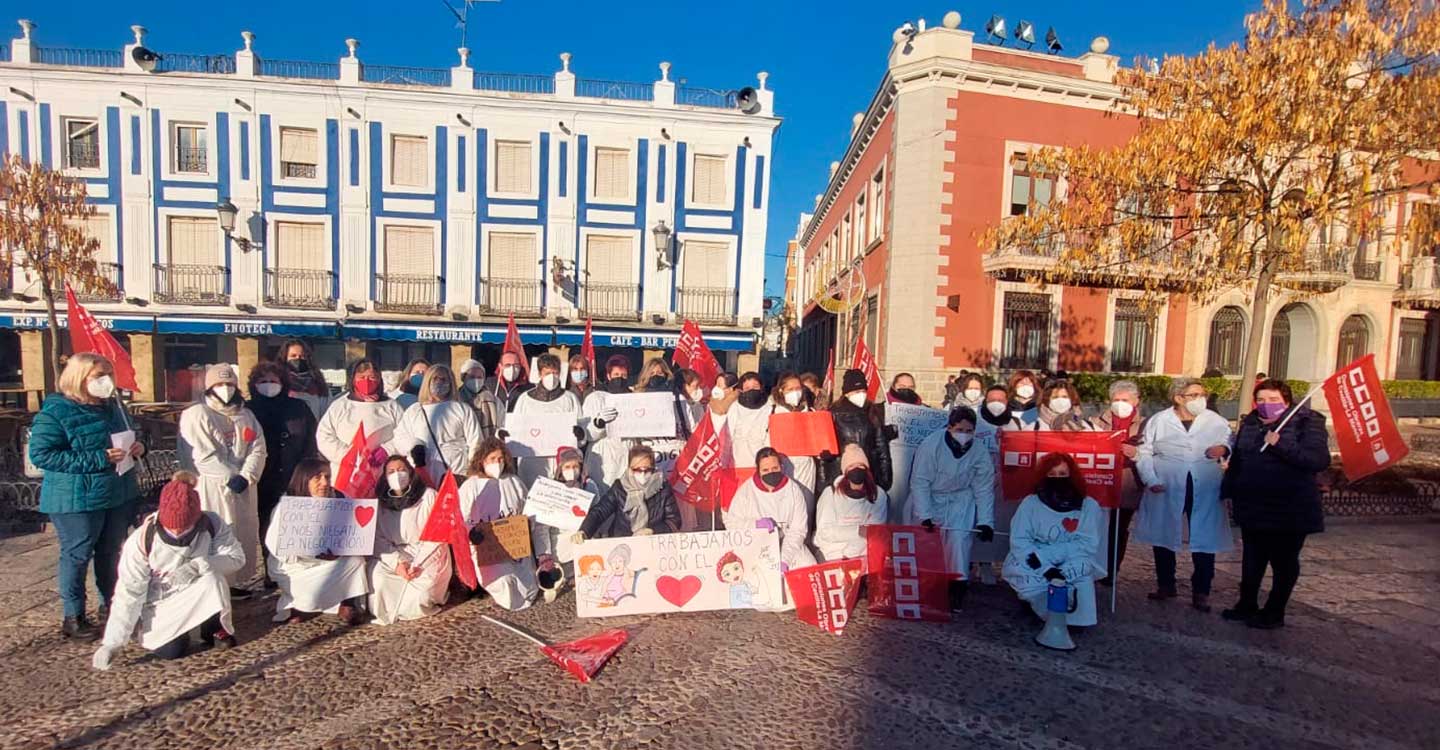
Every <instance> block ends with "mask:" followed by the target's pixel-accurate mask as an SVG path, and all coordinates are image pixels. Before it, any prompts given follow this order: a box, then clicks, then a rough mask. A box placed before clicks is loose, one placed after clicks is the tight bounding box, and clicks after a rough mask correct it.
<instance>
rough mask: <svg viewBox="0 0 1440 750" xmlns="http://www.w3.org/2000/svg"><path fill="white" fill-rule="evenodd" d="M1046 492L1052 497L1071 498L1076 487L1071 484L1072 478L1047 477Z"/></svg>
mask: <svg viewBox="0 0 1440 750" xmlns="http://www.w3.org/2000/svg"><path fill="white" fill-rule="evenodd" d="M1045 491H1046V492H1048V493H1050V496H1051V497H1069V496H1070V495H1072V494H1074V492H1075V487H1074V485H1072V484H1070V477H1045Z"/></svg>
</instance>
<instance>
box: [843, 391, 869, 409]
mask: <svg viewBox="0 0 1440 750" xmlns="http://www.w3.org/2000/svg"><path fill="white" fill-rule="evenodd" d="M845 400H846V401H849V402H850V403H852V404H854V405H856V406H864V405H865V392H864V391H856V392H854V393H847V394H845Z"/></svg>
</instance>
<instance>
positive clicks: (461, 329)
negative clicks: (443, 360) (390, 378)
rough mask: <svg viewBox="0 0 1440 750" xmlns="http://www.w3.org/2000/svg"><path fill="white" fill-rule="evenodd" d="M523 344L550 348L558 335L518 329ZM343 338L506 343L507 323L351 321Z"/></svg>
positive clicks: (545, 328)
mask: <svg viewBox="0 0 1440 750" xmlns="http://www.w3.org/2000/svg"><path fill="white" fill-rule="evenodd" d="M516 329H517V330H518V331H519V332H520V341H521V342H523V343H526V344H535V345H537V346H549V345H550V344H551V343H553V342H554V339H555V335H554V332H553V331H552V330H551V329H550V327H549V326H516ZM341 335H343V336H344V337H345V338H347V339H355V340H357V341H376V340H378V341H422V342H435V343H442V344H503V343H505V326H504V325H503V324H494V323H487V324H484V325H481V324H475V323H469V324H466V323H457V324H454V325H450V324H430V325H426V324H418V323H392V322H389V321H372V320H351V321H346V322H345V323H344V324H343V325H342V326H341Z"/></svg>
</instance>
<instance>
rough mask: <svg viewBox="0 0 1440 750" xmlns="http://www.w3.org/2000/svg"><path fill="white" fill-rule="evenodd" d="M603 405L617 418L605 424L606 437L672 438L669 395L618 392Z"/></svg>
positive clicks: (672, 409) (672, 404) (672, 402)
mask: <svg viewBox="0 0 1440 750" xmlns="http://www.w3.org/2000/svg"><path fill="white" fill-rule="evenodd" d="M605 405H606V406H611V407H614V408H615V411H617V412H619V413H620V416H618V417H616V418H615V421H614V422H611V423H610V424H608V425H606V427H605V430H606V433H605V434H606V435H608V436H609V437H619V438H647V437H674V436H675V396H674V394H672V393H617V394H609V395H607V396H606V397H605Z"/></svg>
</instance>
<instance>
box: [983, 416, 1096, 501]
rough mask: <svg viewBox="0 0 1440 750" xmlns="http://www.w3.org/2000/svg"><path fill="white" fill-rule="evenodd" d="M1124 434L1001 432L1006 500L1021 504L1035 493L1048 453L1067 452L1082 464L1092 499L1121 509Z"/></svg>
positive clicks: (1002, 482)
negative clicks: (1038, 469)
mask: <svg viewBox="0 0 1440 750" xmlns="http://www.w3.org/2000/svg"><path fill="white" fill-rule="evenodd" d="M1124 442H1125V432H1124V431H1123V430H1121V431H1118V432H1036V431H1033V430H1024V431H1002V432H1001V433H1000V485H1001V488H1002V489H1003V490H1004V495H1005V499H1006V500H1010V501H1011V502H1020V501H1021V500H1024V499H1025V498H1026V497H1027V496H1029V495H1031V494H1034V492H1035V487H1036V485H1037V484H1039V481H1040V477H1037V476H1035V467H1036V466H1038V465H1039V464H1040V459H1041V458H1042V457H1044V456H1045V454H1047V453H1068V454H1070V456H1071V457H1072V458H1074V459H1075V463H1077V464H1079V465H1080V475H1081V476H1082V477H1084V479H1085V488H1086V491H1087V492H1088V493H1089V495H1090V497H1093V498H1095V501H1096V502H1098V503H1100V505H1101V506H1102V507H1105V508H1118V507H1120V484H1121V482H1122V480H1123V479H1124V476H1125V456H1124V454H1123V453H1122V452H1121V446H1122V445H1123V444H1124Z"/></svg>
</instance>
